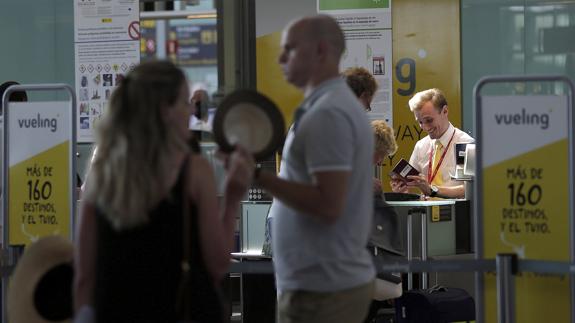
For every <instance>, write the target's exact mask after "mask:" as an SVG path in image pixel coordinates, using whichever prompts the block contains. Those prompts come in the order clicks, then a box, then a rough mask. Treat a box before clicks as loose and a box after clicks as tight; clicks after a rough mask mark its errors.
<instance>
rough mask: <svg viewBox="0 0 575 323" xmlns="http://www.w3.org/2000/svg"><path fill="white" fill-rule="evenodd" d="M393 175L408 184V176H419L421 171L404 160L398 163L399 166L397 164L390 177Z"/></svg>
mask: <svg viewBox="0 0 575 323" xmlns="http://www.w3.org/2000/svg"><path fill="white" fill-rule="evenodd" d="M392 174H395V175H396V176H399V178H401V179H402V180H404V181H406V182H407V181H408V179H407V176H410V175H413V176H417V175H419V171H418V170H417V169H416V168H415V167H413V165H411V164H410V163H409V162H408V161H407V160H405V159H403V158H402V159H400V160H399V161H398V162H397V164H395V166H394V167H393V169H392V170H391V174H390V175H392Z"/></svg>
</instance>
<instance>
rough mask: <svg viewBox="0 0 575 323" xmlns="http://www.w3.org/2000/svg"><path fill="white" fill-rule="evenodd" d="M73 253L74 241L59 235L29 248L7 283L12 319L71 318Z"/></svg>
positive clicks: (30, 322) (31, 322) (18, 322)
mask: <svg viewBox="0 0 575 323" xmlns="http://www.w3.org/2000/svg"><path fill="white" fill-rule="evenodd" d="M72 255H73V246H72V243H71V242H70V241H68V240H67V239H65V238H63V237H59V236H49V237H44V238H41V239H40V240H38V241H37V242H35V243H33V244H32V245H30V246H29V247H27V248H26V250H25V252H24V254H23V255H22V258H20V260H19V261H18V264H17V266H16V268H15V270H14V272H13V273H12V277H11V278H10V282H9V284H8V297H7V300H8V304H7V305H8V321H9V322H11V323H44V322H52V323H53V322H71V320H72V316H73V307H72V280H73V267H72Z"/></svg>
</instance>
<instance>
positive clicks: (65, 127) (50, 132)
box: [8, 102, 72, 245]
mask: <svg viewBox="0 0 575 323" xmlns="http://www.w3.org/2000/svg"><path fill="white" fill-rule="evenodd" d="M69 115H70V106H69V103H66V102H64V103H62V102H30V103H11V104H10V112H9V121H8V143H9V145H8V149H9V157H8V167H9V169H8V194H9V204H8V214H9V243H10V244H11V245H28V244H30V243H32V242H34V241H36V240H37V239H38V238H40V237H42V236H47V235H62V236H65V237H68V236H69V234H70V212H71V210H70V203H69V201H70V196H71V191H70V190H71V189H72V187H70V183H71V182H70V166H71V165H70V160H69V159H70V157H69V156H70V154H71V152H70V138H69V137H70V124H71V121H70V120H69V119H70V117H69Z"/></svg>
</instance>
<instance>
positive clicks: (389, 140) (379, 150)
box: [371, 120, 397, 158]
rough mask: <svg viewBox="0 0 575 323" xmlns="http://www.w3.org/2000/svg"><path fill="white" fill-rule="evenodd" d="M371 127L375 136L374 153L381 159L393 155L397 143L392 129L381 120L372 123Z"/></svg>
mask: <svg viewBox="0 0 575 323" xmlns="http://www.w3.org/2000/svg"><path fill="white" fill-rule="evenodd" d="M371 127H372V128H373V135H374V136H375V149H374V152H375V153H376V154H377V155H378V156H380V157H382V158H385V157H387V156H390V155H393V154H395V152H396V151H397V143H396V142H395V135H394V133H393V128H391V127H390V126H388V125H387V123H385V121H383V120H374V121H372V122H371Z"/></svg>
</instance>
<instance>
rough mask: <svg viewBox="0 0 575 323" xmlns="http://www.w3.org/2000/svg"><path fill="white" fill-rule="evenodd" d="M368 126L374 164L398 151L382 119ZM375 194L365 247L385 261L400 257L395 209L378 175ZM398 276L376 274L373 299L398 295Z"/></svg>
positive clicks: (392, 135)
mask: <svg viewBox="0 0 575 323" xmlns="http://www.w3.org/2000/svg"><path fill="white" fill-rule="evenodd" d="M371 126H372V128H373V132H374V136H375V140H374V142H375V147H374V153H373V163H374V165H377V164H379V163H380V162H381V161H382V160H384V159H385V158H386V157H387V156H389V155H393V154H394V153H395V152H396V151H397V143H396V142H395V136H394V134H393V129H392V128H391V127H389V126H388V125H387V124H386V123H385V121H383V120H374V121H372V122H371ZM374 194H375V196H374V214H373V216H374V219H373V221H374V223H373V228H372V232H371V236H370V239H369V244H368V248H370V249H372V250H373V253H374V256H376V257H382V258H383V259H384V260H385V261H393V260H394V259H398V258H399V259H401V258H403V252H402V250H403V247H402V241H401V238H400V236H399V232H400V230H401V228H400V227H399V225H400V224H399V221H398V218H397V214H396V213H395V210H394V208H393V207H392V206H390V205H388V204H387V202H386V201H385V197H384V195H383V194H382V190H381V182H380V181H379V179H377V178H374ZM397 277H398V276H396V275H392V274H378V275H377V278H378V279H377V280H376V287H375V295H374V299H376V300H379V301H382V300H386V299H391V298H396V297H399V296H401V293H402V284H401V283H398V282H397Z"/></svg>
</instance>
